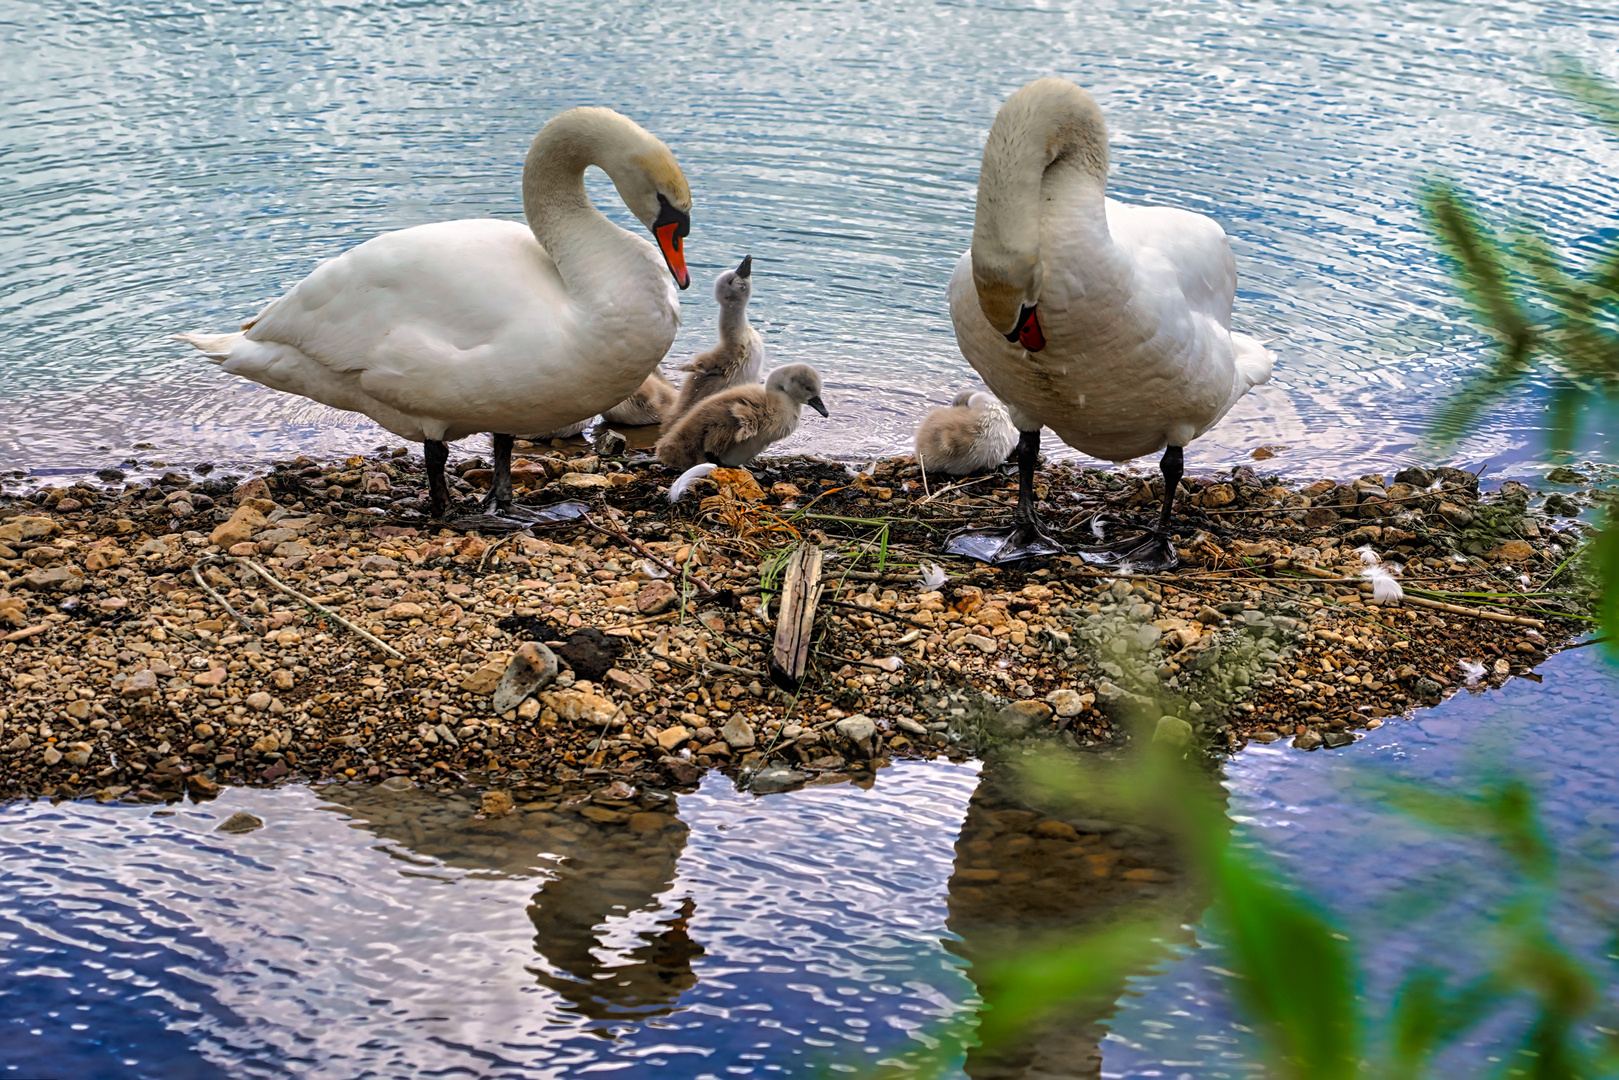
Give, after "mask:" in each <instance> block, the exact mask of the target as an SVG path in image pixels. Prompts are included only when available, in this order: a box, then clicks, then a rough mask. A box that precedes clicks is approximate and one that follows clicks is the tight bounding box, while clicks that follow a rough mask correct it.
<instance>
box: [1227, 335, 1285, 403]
mask: <svg viewBox="0 0 1619 1080" xmlns="http://www.w3.org/2000/svg"><path fill="white" fill-rule="evenodd" d="M1231 344H1232V345H1233V346H1235V349H1236V356H1235V358H1234V359H1235V360H1236V365H1237V378H1238V379H1241V380H1244V381H1246V382H1247V384H1248V385H1247V386H1245V387H1243V388H1242V391H1241V392H1242V393H1246V392H1247V391H1248V389H1249V388H1251V387H1255V386H1259V385H1260V384H1262V383H1267V382H1269V381H1270V370H1271V368H1272V367H1273V366H1274V365H1275V363H1276V354H1275V353H1273V352H1271V351H1270V350H1269V349H1267V348H1265V343H1264V342H1262V341H1260V340H1259V339H1258V338H1252V337H1249V336H1248V335H1247V334H1238V333H1235V332H1233V333H1232V335H1231Z"/></svg>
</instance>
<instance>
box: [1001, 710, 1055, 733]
mask: <svg viewBox="0 0 1619 1080" xmlns="http://www.w3.org/2000/svg"><path fill="white" fill-rule="evenodd" d="M1051 711H1052V710H1051V706H1050V705H1047V704H1046V703H1045V702H1043V701H1014V702H1012V704H1010V705H1008V706H1006V707H1005V708H1004V709H1002V710H1001V711H1000V712H998V713H996V714H995V727H996V729H997V730H998V732H999V733H1000V734H1001V735H1004V736H1007V737H1009V738H1014V739H1015V738H1017V737H1019V736H1021V735H1026V734H1028V733H1029V732H1031V731H1033V730H1035V729H1036V728H1039V727H1043V726H1044V725H1045V723H1046V721H1048V720H1050V719H1051Z"/></svg>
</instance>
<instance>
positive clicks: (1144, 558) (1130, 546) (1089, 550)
mask: <svg viewBox="0 0 1619 1080" xmlns="http://www.w3.org/2000/svg"><path fill="white" fill-rule="evenodd" d="M1074 554H1075V555H1078V556H1079V557H1080V558H1081V559H1083V560H1085V561H1086V562H1088V563H1091V564H1092V565H1094V566H1117V567H1121V568H1122V567H1126V566H1127V567H1129V568H1130V569H1131V570H1134V571H1136V572H1138V573H1149V574H1153V573H1160V572H1162V571H1166V570H1173V569H1175V567H1177V566H1179V565H1180V561H1181V560H1180V556H1179V555H1178V554H1177V553H1176V551H1175V544H1174V540H1173V538H1172V536H1171V534H1170V533H1168V532H1163V531H1160V530H1158V529H1156V528H1151V529H1148V530H1147V531H1146V532H1143V533H1137V534H1136V535H1134V536H1129V537H1126V538H1124V539H1123V540H1118V541H1115V542H1114V543H1111V544H1097V545H1092V546H1085V547H1077V548H1075V549H1074Z"/></svg>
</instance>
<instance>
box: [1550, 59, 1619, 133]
mask: <svg viewBox="0 0 1619 1080" xmlns="http://www.w3.org/2000/svg"><path fill="white" fill-rule="evenodd" d="M1550 74H1551V79H1552V82H1553V83H1554V84H1556V86H1557V88H1558V89H1559V90H1561V91H1562V92H1563V93H1565V94H1567V95H1568V96H1569V97H1571V98H1573V99H1574V100H1575V101H1577V102H1579V103H1580V104H1581V105H1583V106H1584V107H1585V112H1586V115H1587V116H1589V117H1591V119H1593V120H1595V121H1596V122H1597V123H1599V124H1601V125H1603V126H1604V127H1607V128H1609V129H1611V130H1612V132H1613V134H1614V135H1619V86H1615V85H1614V84H1613V83H1612V82H1610V81H1609V80H1607V79H1604V78H1603V77H1602V76H1601V75H1598V74H1596V73H1595V72H1593V71H1591V69H1590V68H1587V67H1586V66H1585V65H1584V64H1582V63H1580V62H1579V61H1578V60H1574V59H1571V58H1568V57H1563V58H1561V59H1559V60H1557V61H1555V62H1554V63H1553V64H1552V69H1551V73H1550Z"/></svg>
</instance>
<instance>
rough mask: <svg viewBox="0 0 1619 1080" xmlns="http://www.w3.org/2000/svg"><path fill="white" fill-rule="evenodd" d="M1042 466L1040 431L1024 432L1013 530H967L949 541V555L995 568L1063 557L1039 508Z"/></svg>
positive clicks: (945, 548)
mask: <svg viewBox="0 0 1619 1080" xmlns="http://www.w3.org/2000/svg"><path fill="white" fill-rule="evenodd" d="M1039 463H1040V432H1039V429H1036V430H1034V431H1024V432H1021V433H1020V434H1019V435H1018V446H1017V466H1018V485H1017V512H1016V513H1014V514H1013V515H1012V527H1011V528H1009V529H967V530H963V531H962V532H958V533H955V534H954V535H952V536H951V537H950V539H948V540H947V541H945V545H944V550H945V552H946V553H947V554H951V555H965V556H967V557H968V558H970V559H977V560H979V561H980V562H987V563H990V564H992V565H996V564H1000V563H1010V562H1017V561H1018V560H1020V559H1032V558H1035V557H1037V556H1040V555H1060V554H1062V550H1063V547H1062V545H1061V544H1059V543H1057V541H1055V540H1053V539H1052V538H1051V537H1050V536H1048V535H1046V530H1045V527H1044V526H1043V525H1042V524H1041V522H1040V512H1039V510H1038V509H1037V508H1036V506H1035V498H1034V470H1035V467H1036V466H1037V465H1039Z"/></svg>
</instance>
